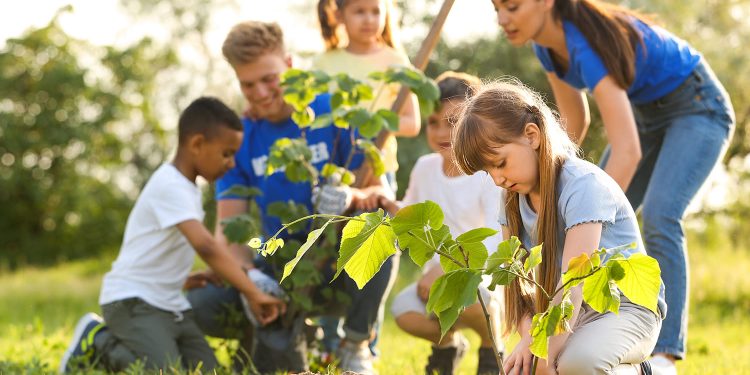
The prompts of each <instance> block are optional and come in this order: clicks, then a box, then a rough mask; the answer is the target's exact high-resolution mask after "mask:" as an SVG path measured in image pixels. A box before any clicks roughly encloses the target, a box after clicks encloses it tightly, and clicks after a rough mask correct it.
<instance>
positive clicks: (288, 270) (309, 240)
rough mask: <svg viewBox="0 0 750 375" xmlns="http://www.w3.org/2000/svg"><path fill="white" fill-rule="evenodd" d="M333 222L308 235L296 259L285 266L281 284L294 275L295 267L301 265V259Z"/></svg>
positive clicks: (328, 222) (326, 223)
mask: <svg viewBox="0 0 750 375" xmlns="http://www.w3.org/2000/svg"><path fill="white" fill-rule="evenodd" d="M331 221H333V219H331V220H328V221H326V222H325V223H324V224H323V226H321V227H320V228H318V229H315V230H313V231H312V232H310V233H308V234H307V241H305V243H304V244H302V247H300V248H299V250H297V255H296V256H295V257H294V259H292V260H290V261H289V262H288V263H287V264H286V265H284V274H283V275H282V276H281V281H280V282H284V279H286V278H287V277H288V276H289V275H290V274H291V273H292V271H293V270H294V267H296V266H297V263H299V261H300V259H302V256H303V255H305V253H306V252H307V250H309V249H310V247H312V245H314V244H315V242H316V241H318V238H320V235H321V234H322V233H323V231H324V230H325V229H326V227H327V226H328V224H330V223H331Z"/></svg>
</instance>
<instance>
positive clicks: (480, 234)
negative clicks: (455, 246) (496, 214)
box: [456, 228, 497, 243]
mask: <svg viewBox="0 0 750 375" xmlns="http://www.w3.org/2000/svg"><path fill="white" fill-rule="evenodd" d="M496 234H497V231H496V230H494V229H490V228H476V229H472V230H470V231H468V232H466V233H463V234H461V235H459V236H458V237H456V242H458V243H470V242H482V241H484V240H485V239H487V237H490V236H494V235H496Z"/></svg>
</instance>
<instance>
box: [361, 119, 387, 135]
mask: <svg viewBox="0 0 750 375" xmlns="http://www.w3.org/2000/svg"><path fill="white" fill-rule="evenodd" d="M387 125H388V124H387V123H386V122H385V120H384V119H383V118H382V117H380V116H378V115H373V116H372V117H370V118H368V119H367V121H365V122H364V123H362V124H361V125H360V126H359V133H360V134H361V135H362V136H363V137H365V138H374V137H375V136H376V135H378V133H380V130H382V129H383V128H384V127H386V126H387ZM355 127H356V126H355Z"/></svg>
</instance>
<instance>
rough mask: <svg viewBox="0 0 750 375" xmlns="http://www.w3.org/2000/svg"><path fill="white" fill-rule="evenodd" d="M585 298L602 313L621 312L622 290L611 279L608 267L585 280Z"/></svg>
mask: <svg viewBox="0 0 750 375" xmlns="http://www.w3.org/2000/svg"><path fill="white" fill-rule="evenodd" d="M583 300H584V301H586V303H588V304H589V305H590V306H591V308H593V309H594V310H596V311H598V312H600V313H604V312H606V311H612V312H613V313H615V314H617V313H618V312H619V310H620V292H619V290H617V284H615V282H614V281H611V280H610V279H609V272H607V270H606V268H601V269H600V270H599V271H597V272H595V273H594V274H593V275H591V276H589V277H587V278H586V279H585V280H584V282H583Z"/></svg>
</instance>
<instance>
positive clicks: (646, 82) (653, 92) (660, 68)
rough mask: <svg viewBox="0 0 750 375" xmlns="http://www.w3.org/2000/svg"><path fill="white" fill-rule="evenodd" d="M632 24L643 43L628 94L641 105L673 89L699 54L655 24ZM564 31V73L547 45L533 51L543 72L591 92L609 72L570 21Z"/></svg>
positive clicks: (565, 24)
mask: <svg viewBox="0 0 750 375" xmlns="http://www.w3.org/2000/svg"><path fill="white" fill-rule="evenodd" d="M633 23H634V24H635V26H636V28H637V29H638V31H639V32H640V33H641V36H642V37H643V44H641V43H638V44H636V59H635V79H634V80H633V83H632V84H631V85H630V87H629V88H628V90H627V93H628V97H629V98H630V101H631V102H632V103H633V104H644V103H648V102H651V101H653V100H656V99H659V98H661V97H662V96H664V95H666V94H669V93H670V92H672V91H673V90H674V89H676V88H677V87H678V86H679V85H680V84H681V83H682V82H683V81H685V79H686V78H687V77H688V76H689V75H690V73H691V72H692V71H693V69H694V68H695V67H696V65H698V63H699V62H700V59H701V55H700V53H699V52H698V51H696V50H694V49H693V48H692V47H690V45H689V44H687V42H685V41H684V40H682V39H680V38H677V37H676V36H674V35H672V34H671V33H670V32H668V31H666V30H664V29H662V28H660V27H658V26H649V25H647V24H646V23H644V22H643V21H641V20H638V19H635V18H633ZM563 30H564V31H565V43H566V45H567V49H568V56H570V62H569V64H568V65H569V67H568V70H567V71H566V72H563V71H560V70H559V69H558V67H556V66H555V64H554V63H553V61H552V56H551V52H550V50H549V49H548V48H545V47H542V46H540V45H538V44H534V45H533V47H534V53H536V56H537V58H538V59H539V61H540V62H541V63H542V66H543V67H544V69H545V70H546V71H548V72H554V73H555V74H556V75H557V77H558V78H560V79H561V80H563V81H565V82H566V83H568V84H569V85H571V86H573V87H575V88H577V89H579V90H582V89H588V90H589V91H593V90H594V88H595V87H596V85H597V84H598V83H599V81H601V80H602V78H604V76H606V75H607V74H608V71H607V68H606V67H605V66H604V62H602V59H601V57H600V56H599V55H598V54H597V53H596V52H595V51H594V49H593V48H592V47H591V45H590V44H589V42H588V40H587V39H586V37H585V36H584V35H583V33H581V31H580V30H579V29H578V28H577V27H576V26H575V25H574V24H573V23H572V22H570V21H567V20H563ZM644 46H645V53H644Z"/></svg>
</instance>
